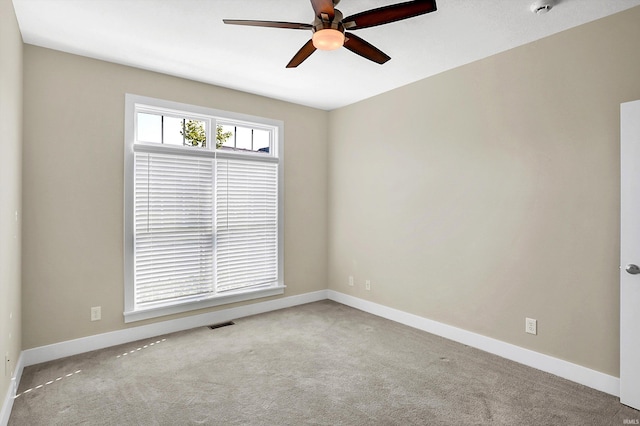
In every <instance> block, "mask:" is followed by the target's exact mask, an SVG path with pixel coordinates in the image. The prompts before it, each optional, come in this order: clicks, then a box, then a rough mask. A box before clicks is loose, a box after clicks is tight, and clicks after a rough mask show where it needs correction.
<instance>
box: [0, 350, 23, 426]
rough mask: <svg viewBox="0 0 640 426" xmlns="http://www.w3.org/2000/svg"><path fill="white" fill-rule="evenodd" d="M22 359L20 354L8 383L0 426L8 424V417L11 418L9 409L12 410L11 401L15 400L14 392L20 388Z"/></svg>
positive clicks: (0, 415)
mask: <svg viewBox="0 0 640 426" xmlns="http://www.w3.org/2000/svg"><path fill="white" fill-rule="evenodd" d="M23 360H24V357H23V356H22V354H20V357H18V362H17V363H16V368H15V369H14V371H13V377H11V382H10V383H9V388H8V389H7V393H6V395H5V398H4V401H3V402H2V408H1V409H0V425H1V426H6V425H7V423H9V416H11V409H12V408H13V400H14V399H15V398H16V391H17V390H18V386H20V378H21V377H22V370H24V364H23Z"/></svg>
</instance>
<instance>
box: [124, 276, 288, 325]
mask: <svg viewBox="0 0 640 426" xmlns="http://www.w3.org/2000/svg"><path fill="white" fill-rule="evenodd" d="M285 287H286V286H285V285H278V286H276V287H268V288H259V289H253V290H244V291H242V292H238V293H228V294H222V295H217V296H213V297H210V298H207V299H203V300H194V301H189V302H184V303H180V304H179V305H171V306H161V307H155V308H148V309H144V310H138V311H129V312H125V313H124V322H125V323H129V322H135V321H142V320H146V319H150V318H157V317H161V316H165V315H172V314H179V313H182V312H188V311H193V310H196V309H203V308H210V307H212V306H220V305H227V304H230V303H236V302H244V301H247V300H253V299H259V298H262V297H269V296H277V295H279V294H284V289H285Z"/></svg>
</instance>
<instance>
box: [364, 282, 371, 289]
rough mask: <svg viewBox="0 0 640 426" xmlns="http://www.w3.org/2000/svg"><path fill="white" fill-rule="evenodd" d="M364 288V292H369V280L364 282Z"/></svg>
mask: <svg viewBox="0 0 640 426" xmlns="http://www.w3.org/2000/svg"><path fill="white" fill-rule="evenodd" d="M364 288H365V290H371V280H366V281H365V282H364Z"/></svg>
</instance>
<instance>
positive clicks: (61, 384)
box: [9, 301, 640, 426]
mask: <svg viewBox="0 0 640 426" xmlns="http://www.w3.org/2000/svg"><path fill="white" fill-rule="evenodd" d="M235 322H236V324H235V325H232V326H228V327H223V328H219V329H216V330H211V329H209V328H207V327H201V328H197V329H193V330H189V331H185V332H180V333H174V334H169V335H165V336H161V337H159V338H156V339H148V340H144V341H140V342H137V343H131V344H125V345H121V346H117V347H113V348H108V349H103V350H100V351H94V352H90V353H87V354H83V355H77V356H73V357H69V358H65V359H62V360H58V361H53V362H49V363H44V364H40V365H35V366H31V367H28V368H26V369H25V371H24V374H23V376H22V381H21V384H20V389H19V390H18V392H19V393H20V396H18V397H17V398H16V399H15V401H14V406H13V412H12V414H11V418H10V421H9V425H12V426H16V425H30V426H31V425H76V424H86V425H188V424H208V425H247V424H249V425H301V424H315V425H473V424H504V425H536V426H540V425H564V426H566V425H598V426H600V425H623V424H624V421H625V419H629V420H631V421H635V419H640V412H638V411H636V410H633V409H631V408H628V407H625V406H623V405H621V404H620V403H619V402H618V400H617V398H615V397H612V396H610V395H607V394H604V393H601V392H598V391H595V390H593V389H590V388H587V387H584V386H581V385H578V384H575V383H572V382H569V381H567V380H564V379H560V378H558V377H555V376H552V375H549V374H546V373H543V372H541V371H538V370H534V369H531V368H528V367H525V366H522V365H519V364H516V363H514V362H511V361H507V360H504V359H502V358H499V357H497V356H493V355H490V354H487V353H484V352H482V351H479V350H476V349H473V348H470V347H467V346H464V345H461V344H458V343H454V342H451V341H448V340H446V339H443V338H440V337H436V336H433V335H431V334H428V333H424V332H421V331H418V330H415V329H412V328H409V327H406V326H403V325H400V324H397V323H394V322H391V321H388V320H384V319H381V318H378V317H375V316H372V315H369V314H366V313H364V312H361V311H358V310H355V309H352V308H349V307H346V306H343V305H340V304H337V303H335V302H330V301H323V302H317V303H312V304H308V305H303V306H298V307H294V308H290V309H285V310H281V311H277V312H271V313H267V314H262V315H257V316H253V317H249V318H241V319H239V320H236V321H235ZM125 354H126V355H125Z"/></svg>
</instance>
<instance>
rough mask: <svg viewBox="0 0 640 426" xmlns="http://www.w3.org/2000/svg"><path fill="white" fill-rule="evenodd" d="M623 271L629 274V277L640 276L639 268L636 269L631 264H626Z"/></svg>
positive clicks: (635, 266)
mask: <svg viewBox="0 0 640 426" xmlns="http://www.w3.org/2000/svg"><path fill="white" fill-rule="evenodd" d="M624 270H625V271H627V272H628V273H630V274H631V275H636V274H640V267H638V265H634V264H633V263H630V264H628V265H627V266H626V267H625V268H624Z"/></svg>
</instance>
